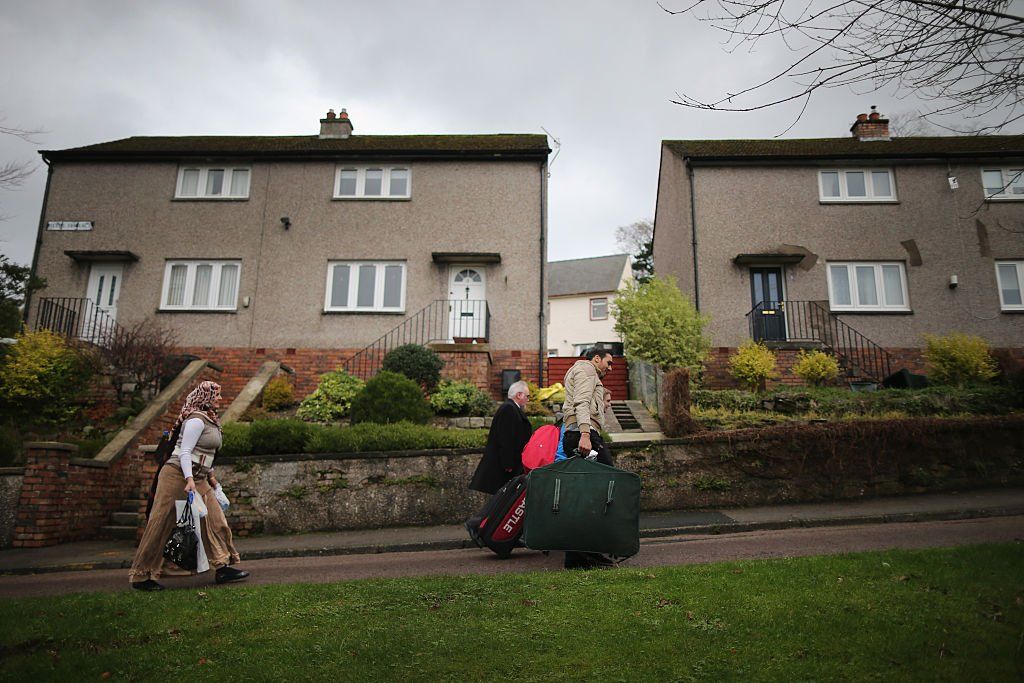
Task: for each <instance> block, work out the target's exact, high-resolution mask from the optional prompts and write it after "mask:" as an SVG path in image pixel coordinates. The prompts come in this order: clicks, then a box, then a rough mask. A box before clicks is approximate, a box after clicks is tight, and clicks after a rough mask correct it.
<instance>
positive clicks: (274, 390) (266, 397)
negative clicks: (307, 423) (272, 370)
mask: <svg viewBox="0 0 1024 683" xmlns="http://www.w3.org/2000/svg"><path fill="white" fill-rule="evenodd" d="M293 405H295V387H293V386H292V383H291V382H289V381H288V378H287V377H280V376H278V377H275V378H273V379H272V380H270V381H269V382H267V386H265V387H263V407H264V408H266V409H267V410H283V409H284V408H291V407H292V406H293Z"/></svg>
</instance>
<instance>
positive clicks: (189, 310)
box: [156, 307, 238, 313]
mask: <svg viewBox="0 0 1024 683" xmlns="http://www.w3.org/2000/svg"><path fill="white" fill-rule="evenodd" d="M156 312H157V313H238V308H237V307H236V308H158V309H156Z"/></svg>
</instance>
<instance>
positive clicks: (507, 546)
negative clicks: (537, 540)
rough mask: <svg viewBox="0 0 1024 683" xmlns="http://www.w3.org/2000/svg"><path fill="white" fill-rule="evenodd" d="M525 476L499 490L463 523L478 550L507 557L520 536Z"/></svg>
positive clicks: (524, 495)
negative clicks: (489, 550)
mask: <svg viewBox="0 0 1024 683" xmlns="http://www.w3.org/2000/svg"><path fill="white" fill-rule="evenodd" d="M525 498H526V475H523V474H520V475H519V476H518V477H513V478H512V479H511V480H509V482H508V483H507V484H505V485H504V486H502V487H501V488H500V489H498V492H497V493H495V494H494V495H493V496H491V498H490V500H488V501H487V502H486V503H484V506H483V507H482V508H480V511H479V512H478V513H476V514H475V515H473V516H472V517H470V518H469V519H468V520H466V530H467V531H468V532H469V537H470V538H472V539H473V541H474V542H475V543H476V544H477V545H478V546H480V547H481V548H484V547H487V548H490V549H491V550H493V551H494V552H496V553H498V556H499V557H508V556H509V555H511V554H512V549H513V548H515V547H516V546H517V545H519V538H520V537H521V536H522V535H523V511H524V510H523V508H524V505H525V502H524V499H525Z"/></svg>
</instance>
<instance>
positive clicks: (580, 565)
mask: <svg viewBox="0 0 1024 683" xmlns="http://www.w3.org/2000/svg"><path fill="white" fill-rule="evenodd" d="M579 445H580V433H579V432H576V431H572V432H566V433H565V439H563V440H562V447H563V448H564V449H565V454H566V455H568V456H570V457H572V455H574V454H575V452H576V449H577V448H578V447H579ZM590 445H591V450H595V451H597V461H598V462H599V463H601V464H603V465H614V462H613V461H612V452H611V451H610V450H609V449H608V446H607V445H606V444H605V442H604V440H603V439H602V438H601V435H600V434H599V433H598V432H597V430H594V429H591V430H590ZM607 562H608V558H606V557H605V556H604V555H601V554H600V553H580V552H576V551H574V550H569V551H566V553H565V568H566V569H584V568H587V567H595V566H598V565H600V564H602V563H607Z"/></svg>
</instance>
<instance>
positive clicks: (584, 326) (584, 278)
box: [548, 254, 633, 356]
mask: <svg viewBox="0 0 1024 683" xmlns="http://www.w3.org/2000/svg"><path fill="white" fill-rule="evenodd" d="M632 279H633V269H632V267H631V259H630V256H629V254H612V255H611V256H597V257H594V258H584V259H572V260H570V261H551V262H549V263H548V306H549V311H548V356H578V355H579V354H580V353H582V352H583V351H584V350H585V349H587V348H588V347H591V346H593V345H594V344H595V343H597V342H606V343H613V342H620V341H621V339H620V337H619V335H618V334H617V333H616V332H615V318H614V317H613V316H612V313H611V303H612V302H613V301H614V300H615V292H616V291H618V290H619V289H621V288H622V287H623V286H624V285H625V284H626V283H628V282H629V281H631V280H632Z"/></svg>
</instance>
